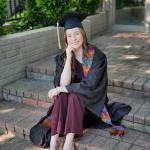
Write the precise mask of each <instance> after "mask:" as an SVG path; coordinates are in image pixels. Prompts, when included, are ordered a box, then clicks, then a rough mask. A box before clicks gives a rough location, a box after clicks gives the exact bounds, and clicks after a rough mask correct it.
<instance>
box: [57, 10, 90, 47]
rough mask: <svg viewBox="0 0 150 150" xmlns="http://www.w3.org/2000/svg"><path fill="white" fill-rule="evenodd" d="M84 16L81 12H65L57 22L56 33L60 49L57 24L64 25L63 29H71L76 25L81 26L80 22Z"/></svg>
mask: <svg viewBox="0 0 150 150" xmlns="http://www.w3.org/2000/svg"><path fill="white" fill-rule="evenodd" d="M86 16H87V15H86V14H83V13H75V12H69V13H66V14H65V15H64V16H63V17H62V19H61V20H60V21H59V22H57V35H58V44H59V48H60V49H61V45H60V35H59V30H58V26H61V27H64V30H67V29H72V28H76V27H78V28H83V26H82V23H81V22H82V21H83V20H84V19H85V18H86Z"/></svg>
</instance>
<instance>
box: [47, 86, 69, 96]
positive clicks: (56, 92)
mask: <svg viewBox="0 0 150 150" xmlns="http://www.w3.org/2000/svg"><path fill="white" fill-rule="evenodd" d="M61 92H64V93H68V90H67V89H66V87H65V86H59V87H56V88H54V89H51V90H49V91H48V97H49V98H54V97H56V96H57V95H59V94H60V93H61Z"/></svg>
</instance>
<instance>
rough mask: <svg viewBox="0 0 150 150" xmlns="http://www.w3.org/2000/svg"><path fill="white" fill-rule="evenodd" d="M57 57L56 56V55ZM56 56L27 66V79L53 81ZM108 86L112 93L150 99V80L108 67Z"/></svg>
mask: <svg viewBox="0 0 150 150" xmlns="http://www.w3.org/2000/svg"><path fill="white" fill-rule="evenodd" d="M55 56H56V55H55ZM55 56H50V57H47V58H45V59H42V60H40V61H37V62H34V63H31V64H28V65H27V66H26V72H27V78H29V79H39V80H50V81H52V80H53V75H54V72H55V60H54V57H55ZM108 68H110V69H108V85H109V86H110V88H109V90H110V91H111V92H117V93H119V92H120V93H122V94H125V95H126V94H127V95H129V93H130V95H131V96H137V93H138V97H139V96H140V97H150V78H149V77H146V76H137V75H136V74H132V75H131V74H127V73H123V72H119V71H114V70H112V69H113V68H112V66H111V65H108Z"/></svg>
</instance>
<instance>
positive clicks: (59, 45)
mask: <svg viewBox="0 0 150 150" xmlns="http://www.w3.org/2000/svg"><path fill="white" fill-rule="evenodd" d="M57 40H58V47H59V49H61V44H60V34H59V23H58V22H57Z"/></svg>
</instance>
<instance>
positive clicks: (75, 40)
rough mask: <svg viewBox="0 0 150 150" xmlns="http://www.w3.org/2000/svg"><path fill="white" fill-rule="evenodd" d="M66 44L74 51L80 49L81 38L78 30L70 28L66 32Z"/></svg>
mask: <svg viewBox="0 0 150 150" xmlns="http://www.w3.org/2000/svg"><path fill="white" fill-rule="evenodd" d="M66 36H67V43H68V45H69V46H71V47H72V48H73V49H74V50H77V49H80V48H82V45H83V36H82V33H81V31H80V29H79V28H72V29H67V30H66Z"/></svg>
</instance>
